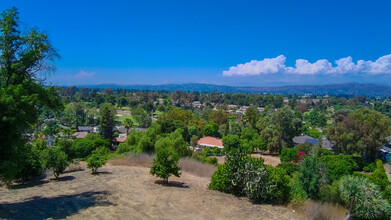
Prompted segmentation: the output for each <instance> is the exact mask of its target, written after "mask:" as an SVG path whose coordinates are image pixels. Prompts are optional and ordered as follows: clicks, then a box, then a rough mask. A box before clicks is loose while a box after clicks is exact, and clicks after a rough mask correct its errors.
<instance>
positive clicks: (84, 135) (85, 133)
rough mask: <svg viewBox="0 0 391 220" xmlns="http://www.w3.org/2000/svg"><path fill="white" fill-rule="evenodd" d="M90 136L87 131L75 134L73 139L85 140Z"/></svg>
mask: <svg viewBox="0 0 391 220" xmlns="http://www.w3.org/2000/svg"><path fill="white" fill-rule="evenodd" d="M87 135H88V132H86V131H81V132H75V133H73V134H72V137H76V138H85V137H86V136H87Z"/></svg>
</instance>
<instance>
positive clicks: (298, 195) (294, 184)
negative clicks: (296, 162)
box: [289, 172, 307, 204]
mask: <svg viewBox="0 0 391 220" xmlns="http://www.w3.org/2000/svg"><path fill="white" fill-rule="evenodd" d="M289 186H290V188H291V202H292V203H293V204H303V203H304V201H305V199H306V198H307V193H306V192H305V191H304V189H303V187H302V184H301V182H300V180H299V172H295V173H293V174H292V178H291V179H290V181H289Z"/></svg>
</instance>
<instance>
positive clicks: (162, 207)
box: [0, 166, 300, 219]
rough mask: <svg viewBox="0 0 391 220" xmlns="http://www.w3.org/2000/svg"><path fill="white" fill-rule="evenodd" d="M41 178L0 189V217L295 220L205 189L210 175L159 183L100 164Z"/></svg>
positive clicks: (285, 212) (137, 171)
mask: <svg viewBox="0 0 391 220" xmlns="http://www.w3.org/2000/svg"><path fill="white" fill-rule="evenodd" d="M100 171H101V173H100V174H99V175H91V174H90V171H89V170H84V171H77V172H70V173H66V174H64V175H63V176H62V178H61V181H54V180H50V178H52V176H49V178H45V179H43V180H40V181H37V182H36V183H35V184H33V185H30V186H28V187H26V186H24V187H20V186H19V187H16V188H14V189H11V190H8V189H4V188H0V204H1V206H0V219H1V218H12V219H47V218H54V219H58V218H69V219H300V218H299V217H298V216H297V215H296V213H293V212H292V210H291V209H289V208H286V207H281V206H271V205H253V204H251V203H250V202H249V201H248V200H247V199H246V198H236V197H235V196H232V195H228V194H224V193H220V192H217V191H211V190H208V189H207V185H208V183H209V180H210V178H206V177H197V176H194V175H191V174H188V173H185V172H184V173H183V174H182V176H181V178H171V179H170V181H172V183H173V184H171V185H170V186H164V185H161V184H159V183H160V182H159V181H157V180H158V179H157V178H155V177H152V176H151V175H149V169H148V168H145V167H135V166H105V167H104V168H102V169H101V170H100Z"/></svg>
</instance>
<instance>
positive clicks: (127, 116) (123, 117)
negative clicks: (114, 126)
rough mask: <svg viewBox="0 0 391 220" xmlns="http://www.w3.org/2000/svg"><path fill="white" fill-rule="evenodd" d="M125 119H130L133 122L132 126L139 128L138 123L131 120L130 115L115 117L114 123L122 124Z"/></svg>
mask: <svg viewBox="0 0 391 220" xmlns="http://www.w3.org/2000/svg"><path fill="white" fill-rule="evenodd" d="M127 118H130V119H131V120H132V121H133V125H134V126H139V123H138V122H137V121H136V120H134V118H133V116H132V115H122V116H117V119H116V121H117V122H119V123H121V124H122V122H123V121H124V120H125V119H127Z"/></svg>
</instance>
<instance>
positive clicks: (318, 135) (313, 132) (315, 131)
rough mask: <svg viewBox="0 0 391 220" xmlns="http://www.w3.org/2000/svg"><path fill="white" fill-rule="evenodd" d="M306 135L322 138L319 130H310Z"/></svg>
mask: <svg viewBox="0 0 391 220" xmlns="http://www.w3.org/2000/svg"><path fill="white" fill-rule="evenodd" d="M306 133H307V135H308V136H311V137H313V138H316V139H318V138H319V137H320V136H322V132H320V131H318V130H317V129H309V130H308V131H307V132H306Z"/></svg>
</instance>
